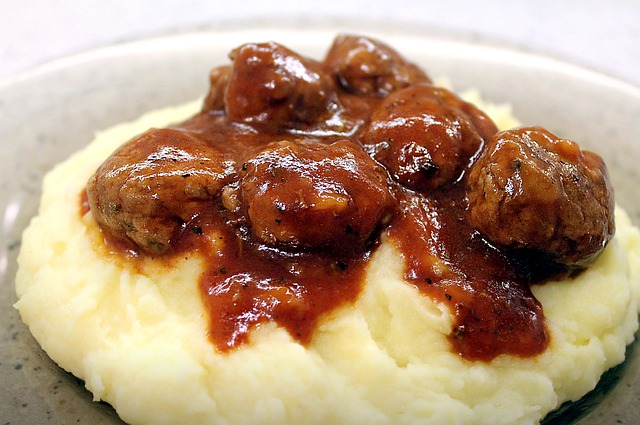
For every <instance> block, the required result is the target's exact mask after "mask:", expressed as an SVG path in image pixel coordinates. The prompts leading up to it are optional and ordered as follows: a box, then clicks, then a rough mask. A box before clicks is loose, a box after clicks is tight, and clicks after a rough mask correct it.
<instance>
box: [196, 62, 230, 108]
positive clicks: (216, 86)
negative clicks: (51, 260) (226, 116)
mask: <svg viewBox="0 0 640 425" xmlns="http://www.w3.org/2000/svg"><path fill="white" fill-rule="evenodd" d="M230 77H231V67H230V66H219V67H217V68H213V69H212V70H211V72H210V73H209V92H208V93H207V97H205V99H204V104H203V105H202V110H203V111H224V92H225V90H226V89H227V84H228V83H229V78H230Z"/></svg>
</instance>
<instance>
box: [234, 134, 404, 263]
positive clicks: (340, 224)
mask: <svg viewBox="0 0 640 425" xmlns="http://www.w3.org/2000/svg"><path fill="white" fill-rule="evenodd" d="M243 168H244V169H245V171H244V175H243V177H242V180H241V183H240V192H241V196H240V198H241V200H242V202H243V203H244V206H245V208H246V211H247V215H248V218H249V221H250V223H251V227H252V229H253V233H254V234H255V236H256V237H257V238H258V240H260V241H261V242H263V243H265V244H267V245H272V246H281V247H285V248H286V247H298V248H329V249H331V250H335V251H342V252H344V251H349V250H351V249H362V247H364V245H365V244H366V243H367V242H368V241H370V237H371V236H372V235H373V234H374V231H375V230H376V229H377V228H378V226H380V225H381V224H382V223H384V222H388V220H389V219H390V208H391V207H392V202H393V199H392V196H391V193H390V191H389V188H388V185H387V176H386V173H385V172H384V170H383V169H382V167H380V166H379V165H378V164H377V163H376V162H375V161H373V160H371V158H369V156H367V154H366V153H365V152H364V151H363V149H362V147H361V146H359V145H358V144H356V143H354V142H351V141H348V140H341V141H338V142H335V143H332V144H330V145H324V144H321V143H314V142H304V143H302V142H296V143H294V142H289V141H282V142H276V143H274V144H272V145H270V146H268V147H267V148H265V149H264V150H263V151H261V152H260V153H259V154H257V155H256V156H255V157H253V158H251V159H250V160H249V161H247V162H246V165H245V166H243Z"/></svg>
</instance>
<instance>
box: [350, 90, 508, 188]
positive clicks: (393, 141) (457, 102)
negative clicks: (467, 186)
mask: <svg viewBox="0 0 640 425" xmlns="http://www.w3.org/2000/svg"><path fill="white" fill-rule="evenodd" d="M497 131H498V130H497V128H496V126H495V124H494V123H493V122H492V121H491V119H489V117H487V116H486V115H485V114H484V113H483V112H481V111H480V110H479V109H477V108H476V107H475V106H473V105H472V104H470V103H467V102H464V101H463V100H461V99H460V98H458V97H457V96H456V95H454V94H453V93H451V92H450V91H448V90H446V89H443V88H438V87H433V86H429V85H418V86H412V87H408V88H406V89H404V90H400V91H398V92H395V93H393V94H392V95H390V96H389V97H387V98H386V99H385V100H384V101H383V102H382V103H381V104H380V106H379V107H378V108H377V109H376V110H375V111H374V112H373V114H372V116H371V121H370V123H369V127H368V128H367V130H366V132H365V134H364V136H363V140H364V143H365V145H366V146H367V148H368V150H370V151H371V152H372V155H373V156H374V158H375V159H376V160H378V161H379V162H380V163H381V164H383V165H384V166H385V167H386V168H387V170H389V172H390V173H391V175H392V176H393V178H394V179H395V180H396V181H398V182H399V183H400V184H402V185H404V186H405V187H408V188H410V189H412V190H416V191H421V192H425V191H431V190H436V189H439V188H442V187H443V186H445V185H447V184H450V183H453V182H455V181H457V180H459V179H460V177H461V175H462V174H463V172H464V171H465V170H466V169H467V168H468V166H469V165H470V161H471V158H472V157H473V156H474V155H475V154H476V153H477V152H478V150H479V149H480V148H481V147H482V146H483V143H484V141H485V140H488V138H489V137H491V136H492V135H493V134H494V133H496V132H497Z"/></svg>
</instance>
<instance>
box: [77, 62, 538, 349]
mask: <svg viewBox="0 0 640 425" xmlns="http://www.w3.org/2000/svg"><path fill="white" fill-rule="evenodd" d="M412 72H414V71H413V70H412ZM249 83H250V82H245V83H243V84H249ZM336 96H337V97H336V99H337V100H331V102H334V101H335V105H339V107H334V105H333V104H330V105H329V106H328V115H326V116H324V117H323V119H322V120H321V121H319V122H312V123H306V122H298V123H297V124H296V125H295V126H293V127H288V128H287V127H283V126H281V125H280V124H278V125H273V126H270V125H269V123H262V122H261V123H259V125H253V124H252V125H248V124H246V123H241V122H237V121H229V120H228V119H227V117H226V115H225V113H224V112H223V111H217V110H209V111H203V112H201V113H199V114H197V115H195V116H194V117H193V118H191V119H189V120H187V121H186V122H184V123H182V124H179V125H177V126H175V127H173V128H174V129H178V130H180V131H185V132H188V133H189V134H192V135H196V136H197V140H198V143H201V142H202V141H204V145H205V146H208V147H210V148H211V149H212V150H215V154H216V155H221V156H222V157H224V158H226V160H228V161H230V163H233V164H235V168H236V170H237V173H238V174H239V175H240V176H242V173H243V172H245V170H246V168H247V165H246V164H247V161H248V159H251V158H255V157H256V153H257V152H260V150H261V149H263V148H264V147H265V146H269V144H270V143H274V142H279V141H283V140H288V141H290V140H294V141H295V143H302V144H306V143H314V144H326V145H327V146H328V145H329V144H332V143H334V142H336V141H339V140H345V139H348V140H349V141H354V142H356V143H358V144H362V145H365V144H366V143H365V142H364V141H363V137H364V136H363V135H364V132H365V130H366V127H367V125H368V123H369V121H370V119H371V116H372V113H373V111H374V110H376V108H378V107H379V106H380V105H381V102H383V101H384V98H383V97H380V96H371V95H358V94H353V93H349V92H348V90H338V91H337V95H336ZM456 102H458V101H457V100H456ZM467 106H468V105H466V104H465V107H467ZM283 110H284V111H285V112H282V111H280V112H278V113H279V114H283V113H289V112H286V109H283ZM252 119H253V118H252ZM483 125H484V124H483ZM491 125H492V124H491ZM162 134H164V133H162ZM162 134H161V133H158V136H157V137H160V138H162V137H165V136H162ZM166 134H167V136H166V138H165V139H162V140H161V142H162V143H164V144H171V140H170V138H171V137H170V134H171V133H166ZM194 140H196V139H195V138H194ZM181 143H182V142H181ZM479 144H480V145H481V142H479ZM358 146H360V145H358ZM475 149H477V147H474V150H475ZM212 152H213V151H212ZM368 152H369V153H370V154H374V153H373V152H371V151H370V150H369V151H368ZM145 155H146V153H145ZM456 158H457V157H456ZM456 160H458V159H456ZM460 161H461V162H464V161H462V160H460ZM465 166H467V165H465ZM375 167H379V164H377V163H376V165H375ZM456 167H457V166H456ZM456 170H457V168H456ZM287 172H288V173H289V174H290V175H293V176H294V177H300V178H301V176H303V174H304V173H305V172H306V170H305V169H303V168H296V167H293V166H292V167H291V168H290V169H288V170H287ZM185 176H186V177H185ZM182 177H184V181H185V183H186V182H188V181H189V174H188V173H187V174H184V175H183V176H182ZM241 179H242V178H241V177H238V176H236V175H233V174H229V177H228V181H227V180H225V181H224V184H227V185H228V187H229V188H231V189H232V190H231V192H233V188H234V184H236V185H237V184H239V183H242V180H241ZM385 184H386V185H388V187H389V189H388V190H389V193H390V194H392V196H391V197H389V199H386V198H385V199H384V200H382V198H381V201H380V202H388V203H389V205H388V206H387V205H386V204H385V206H384V207H383V208H382V209H381V210H380V211H375V213H376V214H378V216H379V217H378V218H377V219H376V220H377V221H376V222H377V223H378V224H377V225H375V229H374V231H373V232H372V233H371V235H368V236H366V237H362V238H361V239H359V241H360V243H359V244H353V246H352V245H348V248H349V249H341V250H337V249H335V246H331V247H328V246H326V245H321V246H318V247H306V246H299V244H298V246H292V245H287V244H284V243H280V242H278V243H274V244H269V243H265V242H264V240H262V239H260V238H259V237H256V234H255V233H254V232H252V226H251V223H249V222H248V218H247V211H246V207H237V208H236V207H235V206H234V205H232V206H229V204H234V200H235V199H236V198H234V197H233V196H227V197H226V198H225V196H226V195H224V193H226V192H224V191H223V195H222V196H220V195H216V196H214V197H213V198H212V199H211V200H210V201H206V202H202V203H201V204H196V208H195V209H194V210H193V211H190V212H189V214H188V217H180V218H179V220H178V223H179V233H178V234H177V235H176V236H175V237H174V238H173V239H172V240H171V244H172V247H171V250H170V251H169V252H168V253H165V254H164V257H162V256H159V257H157V259H158V261H163V258H164V259H167V261H170V259H171V258H172V257H173V256H177V255H182V256H184V255H185V254H186V253H189V252H198V253H199V255H201V256H203V257H204V258H205V260H206V270H205V272H204V273H203V275H202V278H201V280H200V282H199V288H200V293H201V296H202V300H203V303H204V305H205V307H206V311H207V313H208V315H209V321H210V327H209V333H210V338H211V341H212V342H213V344H214V345H215V347H216V348H217V349H218V350H219V351H221V352H228V351H230V350H233V349H235V348H237V347H240V346H242V344H245V343H247V342H248V341H249V337H250V332H251V331H252V330H254V329H256V328H258V327H259V326H261V325H262V324H265V323H268V322H274V323H275V324H277V325H278V326H280V327H282V328H284V329H286V330H287V331H288V333H289V334H290V335H291V336H292V338H294V339H295V340H297V341H299V342H300V343H301V344H305V345H306V344H309V343H310V341H311V339H312V337H313V333H314V330H315V329H316V327H317V324H318V322H319V321H320V320H321V319H322V317H324V316H326V315H327V314H330V313H331V312H332V311H334V310H335V309H337V308H340V307H344V306H348V305H350V304H352V303H354V302H355V301H356V300H357V299H358V296H359V295H360V293H361V292H362V289H363V285H364V281H365V276H366V270H367V265H368V262H369V260H370V258H371V255H372V253H373V251H374V250H375V248H376V247H377V246H378V244H379V240H380V235H381V233H382V232H387V234H388V236H389V239H390V240H391V242H392V243H394V244H395V245H396V247H397V248H398V249H399V252H400V253H401V256H402V259H403V261H404V265H405V269H404V277H405V279H406V281H407V282H408V284H412V285H414V286H415V287H416V288H418V289H419V291H420V292H421V293H422V294H423V295H424V296H425V297H430V298H432V299H434V300H436V301H438V302H443V303H445V304H447V305H448V306H449V307H450V309H451V311H452V313H453V314H454V315H455V324H454V328H453V331H452V333H451V335H450V336H449V339H450V342H451V346H452V350H454V351H455V352H457V353H459V354H460V355H461V356H463V357H464V358H467V359H470V360H481V361H489V360H491V359H493V358H495V357H496V356H498V355H501V354H512V355H517V356H523V357H526V356H534V355H536V354H539V353H541V352H543V351H544V349H545V348H546V347H547V345H548V342H549V340H548V333H547V331H546V329H545V323H544V322H545V321H544V315H543V312H542V308H541V306H540V304H539V303H538V302H537V300H536V299H535V298H534V297H533V295H532V293H531V291H530V288H529V285H530V282H529V279H528V277H527V275H526V273H522V270H520V269H519V266H518V262H517V261H515V260H514V259H513V258H512V256H511V255H510V253H509V252H507V251H505V250H500V249H498V248H496V247H494V246H492V245H491V244H490V243H488V242H487V241H486V240H485V239H483V237H482V236H481V235H480V234H479V233H478V232H477V231H475V230H474V229H473V228H472V227H471V226H470V225H469V221H468V211H467V201H466V194H465V173H464V171H462V172H461V174H460V177H459V178H458V179H457V180H456V181H454V182H451V183H450V184H446V185H442V186H441V187H437V188H429V190H426V191H423V192H420V191H413V190H411V189H408V188H407V187H405V186H403V185H401V184H399V183H398V182H397V181H395V180H393V179H392V178H390V177H389V178H388V179H387V181H386V183H385ZM236 188H237V187H236ZM301 196H302V195H301ZM83 199H84V200H81V204H82V207H81V211H85V209H86V204H87V203H86V198H83ZM274 199H275V198H274ZM273 207H274V208H276V209H278V208H280V206H279V205H278V203H277V202H275V203H274V205H273ZM287 207H288V206H287ZM366 211H370V210H366ZM270 213H272V212H270ZM273 214H277V211H276V212H273ZM275 216H276V217H278V216H277V215H275ZM325 218H326V217H324V218H323V219H325ZM277 220H279V219H278V218H276V221H277ZM303 224H304V223H303ZM305 225H309V226H313V225H314V223H307V224H305ZM342 230H344V231H345V232H346V233H349V232H351V231H352V229H351V228H350V227H349V226H347V228H346V229H342ZM105 236H106V238H107V240H112V241H113V240H114V239H113V237H112V236H113V235H110V234H109V233H108V232H106V231H105ZM116 236H117V235H116ZM212 240H213V242H212ZM345 240H347V238H345ZM120 242H121V241H120ZM111 244H112V245H116V244H115V243H113V242H111ZM339 244H340V240H338V241H337V243H336V244H335V245H339ZM129 248H131V246H130V247H129ZM133 248H134V249H135V247H133ZM133 260H134V259H132V261H133Z"/></svg>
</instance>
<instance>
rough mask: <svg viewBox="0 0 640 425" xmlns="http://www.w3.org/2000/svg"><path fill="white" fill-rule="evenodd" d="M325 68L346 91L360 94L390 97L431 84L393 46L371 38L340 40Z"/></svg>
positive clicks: (338, 39)
mask: <svg viewBox="0 0 640 425" xmlns="http://www.w3.org/2000/svg"><path fill="white" fill-rule="evenodd" d="M325 65H326V66H327V68H328V69H329V70H330V72H331V74H332V75H333V76H334V77H335V79H336V82H337V84H338V85H339V86H340V87H341V88H342V89H344V90H345V91H347V92H349V93H353V94H359V95H373V96H379V97H386V96H388V95H389V94H390V93H392V92H394V91H396V90H400V89H403V88H405V87H408V86H410V85H414V84H418V83H430V82H431V80H430V79H429V77H427V75H426V74H425V73H424V72H423V71H422V70H421V69H420V68H418V67H417V66H415V65H414V64H412V63H410V62H407V61H406V60H405V59H404V58H402V57H401V56H400V55H399V54H398V53H397V52H396V51H395V50H393V49H392V48H391V47H389V46H387V45H385V44H383V43H380V42H379V41H375V40H372V39H370V38H367V37H356V36H350V35H342V36H339V37H337V38H336V39H335V41H334V43H333V45H332V46H331V49H329V52H328V53H327V57H326V59H325Z"/></svg>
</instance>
